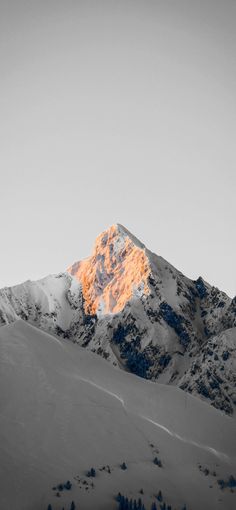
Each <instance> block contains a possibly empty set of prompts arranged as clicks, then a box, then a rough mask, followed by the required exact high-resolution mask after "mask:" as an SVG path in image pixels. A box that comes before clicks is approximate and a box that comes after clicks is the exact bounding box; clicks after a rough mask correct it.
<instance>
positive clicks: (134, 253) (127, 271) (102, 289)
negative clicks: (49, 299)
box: [68, 225, 150, 314]
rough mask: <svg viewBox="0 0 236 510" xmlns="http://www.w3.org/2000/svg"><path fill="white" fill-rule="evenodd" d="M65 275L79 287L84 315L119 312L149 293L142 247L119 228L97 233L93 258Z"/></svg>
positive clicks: (72, 267)
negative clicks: (135, 299) (79, 285)
mask: <svg viewBox="0 0 236 510" xmlns="http://www.w3.org/2000/svg"><path fill="white" fill-rule="evenodd" d="M68 272H69V273H71V275H73V276H75V277H76V278H77V280H78V281H79V282H80V283H81V285H82V291H83V297H84V309H85V312H86V313H87V314H101V313H118V312H120V311H121V310H123V308H124V307H125V305H126V303H127V302H128V301H129V300H130V299H132V298H133V297H134V296H138V295H140V294H143V295H145V294H146V295H148V294H149V292H150V290H149V286H148V276H149V275H150V265H149V260H148V257H147V255H146V249H145V246H144V245H143V244H142V243H140V242H139V241H138V240H137V239H136V238H135V237H134V236H133V235H132V234H130V233H129V232H128V231H127V230H126V229H125V228H124V227H122V226H121V225H113V226H112V227H110V228H109V229H108V230H106V231H105V232H103V233H102V234H100V235H99V236H98V237H97V239H96V242H95V246H94V251H93V253H92V256H91V257H89V258H87V259H85V260H83V261H81V262H76V263H75V264H73V265H72V266H71V267H70V268H69V269H68Z"/></svg>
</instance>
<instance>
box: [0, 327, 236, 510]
mask: <svg viewBox="0 0 236 510" xmlns="http://www.w3.org/2000/svg"><path fill="white" fill-rule="evenodd" d="M0 360H1V369H0V384H1V406H0V411H1V414H0V448H1V451H0V455H1V463H0V470H1V473H0V480H1V491H0V508H1V510H8V509H9V508H10V509H11V510H33V509H34V510H44V509H47V506H48V504H49V503H51V504H52V507H53V510H59V509H60V510H61V508H62V507H63V506H65V508H68V505H69V502H70V501H71V500H72V499H73V500H74V501H75V503H76V505H77V508H79V509H80V510H91V509H92V508H96V510H108V509H109V510H115V509H116V508H118V505H117V503H116V501H115V500H114V496H115V495H116V494H117V493H118V492H119V491H120V492H121V493H123V494H125V495H127V496H128V497H132V498H138V497H139V496H140V493H139V491H140V489H141V488H142V489H143V493H144V494H143V495H142V496H141V497H142V499H143V501H144V503H145V505H146V508H148V509H149V508H150V505H151V502H152V501H154V500H155V495H157V493H158V491H159V490H162V493H163V496H164V499H165V501H166V503H167V504H169V505H170V504H171V505H172V508H175V509H178V510H179V509H182V507H183V505H184V504H186V505H187V509H188V510H199V508H202V509H204V510H231V509H232V510H233V508H235V493H233V492H231V491H230V489H228V488H225V489H224V490H221V489H220V487H219V485H218V483H217V480H218V479H220V478H221V479H224V480H226V479H228V477H229V476H230V475H231V474H233V475H235V469H236V443H235V422H234V420H232V419H231V418H229V417H228V416H226V415H225V414H223V413H221V412H219V411H217V410H215V409H214V408H212V407H210V406H209V405H208V404H206V403H204V402H202V401H201V400H199V399H196V398H195V397H192V396H191V395H189V394H187V393H185V392H183V391H182V390H180V389H178V388H176V387H174V386H166V385H160V384H159V383H152V382H149V381H147V380H144V379H141V378H138V377H136V376H134V375H132V374H129V373H127V372H123V371H120V370H117V369H115V368H114V367H112V365H111V364H109V363H107V362H106V361H104V360H102V359H101V358H99V357H98V356H96V355H94V354H93V353H90V352H88V351H87V350H86V349H81V348H80V347H79V346H77V345H74V344H73V343H71V342H68V341H67V340H64V339H58V338H55V337H54V336H50V335H48V334H46V333H44V332H42V331H40V330H38V329H36V328H35V327H33V326H31V325H29V324H27V323H26V322H24V321H21V320H19V321H16V322H15V323H13V324H10V325H9V326H3V327H2V328H1V329H0ZM157 452H158V453H157ZM155 456H158V458H159V459H161V461H162V467H158V466H157V465H155V464H154V463H153V459H154V458H155ZM122 462H125V463H126V464H127V470H125V471H123V470H122V469H121V468H120V464H121V463H122ZM107 465H109V467H110V471H111V472H110V473H109V472H108V469H107V468H106V469H105V470H102V467H103V466H107ZM92 466H93V467H94V468H95V469H96V473H97V476H96V477H95V478H94V479H93V483H94V487H92V485H91V484H92V480H91V478H88V477H86V471H87V470H88V469H89V468H91V467H92ZM200 466H201V467H200ZM100 469H101V470H100ZM204 470H209V473H208V472H207V471H205V474H204ZM214 475H216V476H214ZM68 479H69V480H71V481H72V488H71V490H70V491H65V490H64V491H63V492H61V493H60V494H61V497H60V498H58V497H56V495H55V494H56V491H53V490H52V487H53V486H57V485H58V484H59V483H60V482H65V481H66V480H68ZM156 501H157V500H156Z"/></svg>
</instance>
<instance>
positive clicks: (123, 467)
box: [120, 462, 127, 471]
mask: <svg viewBox="0 0 236 510" xmlns="http://www.w3.org/2000/svg"><path fill="white" fill-rule="evenodd" d="M120 467H121V469H123V471H125V470H126V469H127V466H126V463H125V462H122V464H121V465H120Z"/></svg>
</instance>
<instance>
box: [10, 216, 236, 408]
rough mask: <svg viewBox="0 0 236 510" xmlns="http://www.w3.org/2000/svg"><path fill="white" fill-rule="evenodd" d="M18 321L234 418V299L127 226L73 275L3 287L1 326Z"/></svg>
mask: <svg viewBox="0 0 236 510" xmlns="http://www.w3.org/2000/svg"><path fill="white" fill-rule="evenodd" d="M19 318H21V319H23V320H25V321H28V322H30V323H31V324H33V325H35V326H37V327H39V328H41V329H42V330H44V331H46V332H49V333H52V334H55V335H58V336H61V337H64V338H66V339H70V340H72V341H73V342H76V343H78V344H79V345H80V346H83V347H86V348H87V349H89V350H91V351H93V352H96V353H97V354H99V355H101V356H102V357H104V358H105V359H107V360H108V361H110V362H111V363H113V365H114V366H117V367H120V368H122V369H124V370H126V371H129V372H132V373H135V374H137V375H139V376H141V377H144V378H146V379H150V380H152V381H158V382H161V383H164V384H171V385H177V386H179V387H180V388H181V389H183V390H185V391H188V392H190V393H192V394H193V395H196V396H200V397H201V398H203V399H206V400H207V401H208V402H209V403H210V404H212V405H213V406H215V407H216V408H218V409H221V410H223V411H225V412H226V413H228V414H232V413H233V411H234V406H235V405H236V391H235V386H236V385H235V383H236V378H235V372H236V298H234V299H233V300H232V299H230V298H229V297H228V296H227V295H226V294H225V293H224V292H221V291H219V290H218V289H216V288H215V287H212V286H210V285H209V284H208V283H206V282H205V281H204V280H203V279H202V278H201V277H199V278H198V279H197V280H196V281H192V280H190V279H189V278H187V277H185V276H184V275H183V274H182V273H181V272H179V271H178V270H177V269H175V268H174V267H173V266H171V265H170V264H169V263H168V262H167V261H165V260H164V259H163V258H162V257H160V256H158V255H155V254H153V253H152V252H150V251H149V250H148V249H146V247H145V246H144V245H143V244H142V243H141V242H140V241H138V239H136V238H135V237H134V236H133V235H132V234H130V233H129V232H128V231H127V230H126V229H125V228H124V227H122V226H121V225H113V226H112V227H110V228H109V229H108V230H107V231H105V232H103V233H102V234H100V235H99V236H98V238H97V239H96V242H95V246H94V250H93V253H92V255H91V257H89V258H87V259H85V260H83V261H80V262H75V263H74V264H73V265H72V266H71V267H69V269H68V270H67V271H66V272H65V273H60V274H58V275H54V276H48V277H46V278H44V279H42V280H39V281H37V282H31V281H27V282H25V283H23V284H21V285H18V286H15V287H11V288H4V289H2V290H1V291H0V322H1V324H2V325H6V324H9V323H10V322H14V321H15V320H17V319H19Z"/></svg>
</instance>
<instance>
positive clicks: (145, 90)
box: [0, 0, 236, 296]
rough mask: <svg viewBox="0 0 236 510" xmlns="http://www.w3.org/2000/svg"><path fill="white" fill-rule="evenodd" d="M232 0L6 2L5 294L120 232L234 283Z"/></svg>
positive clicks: (227, 285) (0, 103) (186, 266)
mask: <svg viewBox="0 0 236 510" xmlns="http://www.w3.org/2000/svg"><path fill="white" fill-rule="evenodd" d="M235 26H236V2H235V0H221V1H219V0H162V1H159V0H155V1H154V0H143V1H140V0H94V1H90V0H83V1H80V0H73V1H72V0H66V1H62V0H30V1H29V0H28V1H26V0H0V62H1V67H0V77H1V80H0V140H1V150H0V162H1V166H0V172H1V175H0V177H1V179H0V218H1V264H0V287H2V286H4V285H12V284H14V283H18V282H21V281H23V280H26V279H29V278H30V279H37V278H39V277H42V276H44V275H46V274H48V273H56V272H59V271H62V270H64V269H65V268H66V267H67V266H68V265H70V264H71V263H73V262H74V261H75V260H78V259H81V258H83V257H85V256H87V255H89V254H90V252H91V248H92V244H93V241H94V238H95V237H96V235H98V234H99V233H100V232H101V231H102V230H104V229H105V228H107V227H108V226H109V225H111V224H112V223H116V222H119V223H122V224H123V225H125V226H126V227H127V228H128V229H129V230H131V231H132V232H133V233H134V234H135V235H136V236H137V237H139V238H140V239H141V240H142V241H143V242H144V243H145V244H146V245H147V246H148V248H150V249H151V250H152V251H155V252H156V253H158V254H160V255H162V256H163V257H165V258H166V259H167V260H169V262H171V263H172V264H173V265H175V266H176V267H177V268H178V269H180V270H181V271H183V272H184V273H185V274H186V275H187V276H190V277H193V278H195V277H197V276H198V275H200V274H201V275H202V276H203V277H204V278H205V279H206V280H208V281H209V282H210V283H212V284H214V285H216V286H218V287H220V288H221V289H223V290H225V291H226V292H228V294H230V295H232V296H233V295H234V294H235V293H236V274H235V251H236V249H235V248H236V246H235V245H236V241H235V196H236V195H235V193H236V172H235V161H236V156H235V124H236V120H235V112H236V109H235V86H236V83H235V77H236V68H235V55H236V44H235V43H236V31H235Z"/></svg>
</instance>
